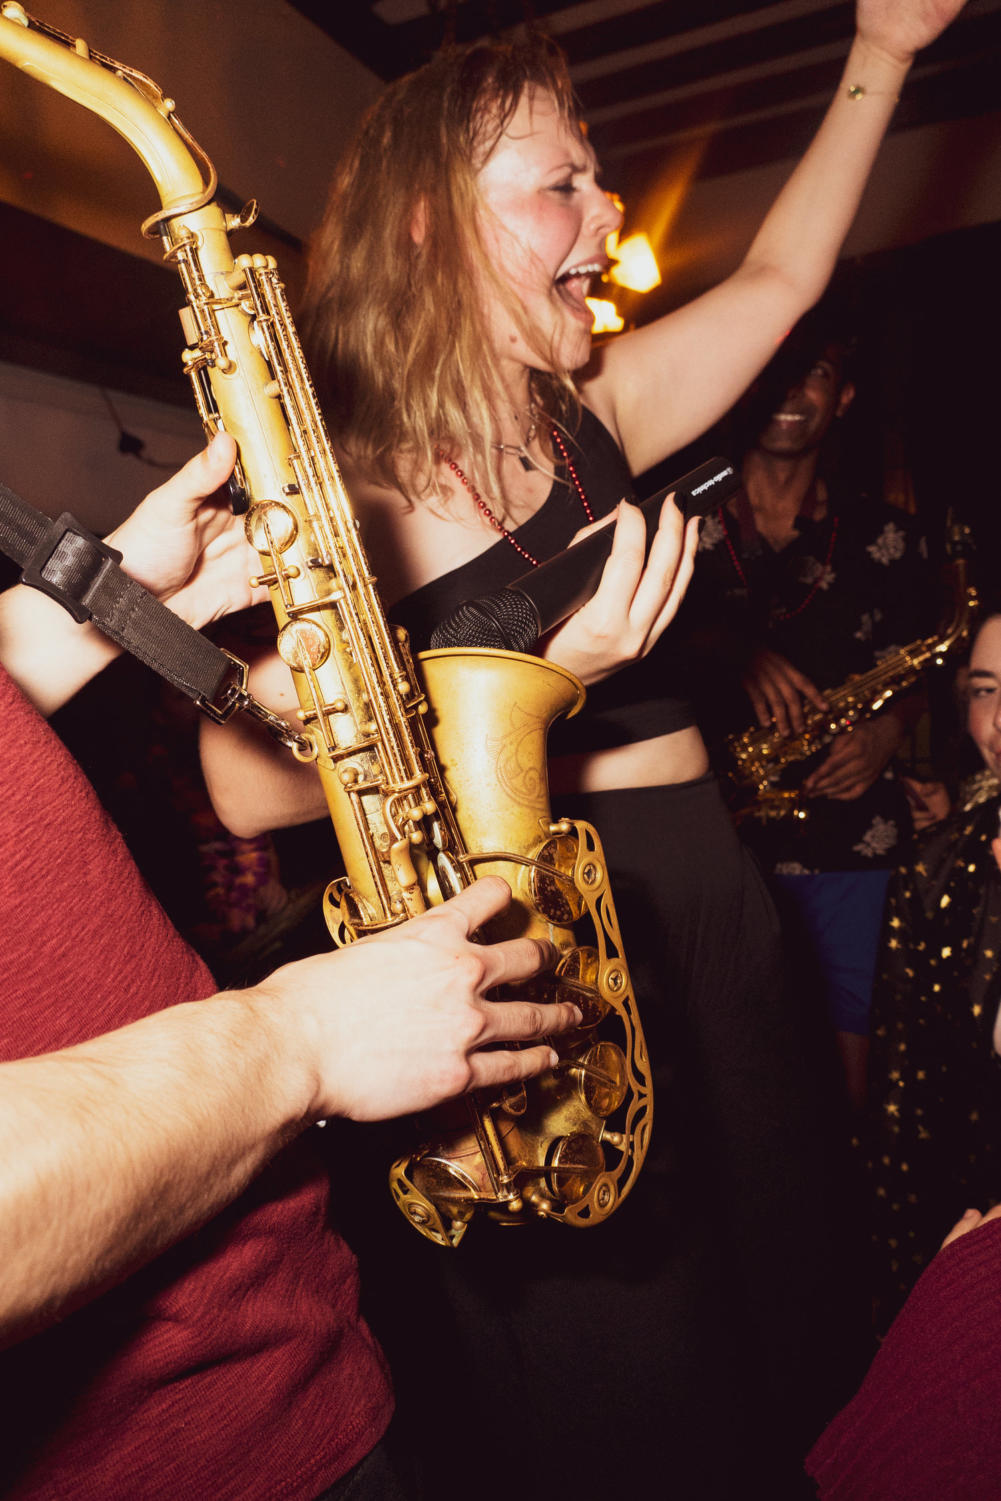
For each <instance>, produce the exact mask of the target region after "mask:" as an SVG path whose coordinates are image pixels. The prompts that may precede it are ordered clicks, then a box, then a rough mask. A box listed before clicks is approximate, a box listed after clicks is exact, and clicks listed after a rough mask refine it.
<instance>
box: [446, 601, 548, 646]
mask: <svg viewBox="0 0 1001 1501" xmlns="http://www.w3.org/2000/svg"><path fill="white" fill-rule="evenodd" d="M538 639H539V617H538V614H537V613H536V610H535V606H534V605H533V604H532V602H531V600H529V599H528V598H526V596H525V595H524V594H521V593H520V592H519V591H518V590H517V589H501V590H499V592H498V593H496V594H484V595H481V596H480V598H479V599H467V600H466V602H465V604H462V605H460V606H459V608H458V609H457V610H455V611H454V612H453V613H452V614H451V615H448V616H446V618H445V619H444V620H440V621H439V622H438V624H437V625H436V626H435V628H434V630H433V632H432V633H431V649H432V651H439V650H441V649H442V648H444V647H457V646H459V647H481V648H489V649H491V650H493V651H521V652H530V651H531V650H532V648H533V647H534V646H535V644H536V642H537V641H538Z"/></svg>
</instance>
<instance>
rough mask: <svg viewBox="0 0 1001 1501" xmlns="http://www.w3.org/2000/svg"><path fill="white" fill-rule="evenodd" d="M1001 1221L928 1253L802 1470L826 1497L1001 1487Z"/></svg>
mask: <svg viewBox="0 0 1001 1501" xmlns="http://www.w3.org/2000/svg"><path fill="white" fill-rule="evenodd" d="M999 1413H1001V1221H999V1220H991V1221H990V1222H989V1223H988V1224H986V1225H984V1226H983V1227H981V1228H979V1229H977V1230H971V1231H970V1232H969V1234H967V1235H964V1236H962V1237H961V1239H959V1240H958V1241H954V1242H953V1244H952V1245H951V1246H947V1247H946V1249H945V1250H944V1251H941V1252H940V1253H939V1254H938V1255H937V1256H936V1257H935V1259H934V1261H932V1263H931V1264H930V1266H929V1267H928V1268H927V1269H926V1271H925V1272H924V1273H923V1275H922V1277H921V1278H920V1280H919V1281H918V1283H917V1285H916V1286H915V1288H914V1290H913V1292H912V1293H911V1295H910V1297H909V1298H908V1300H907V1302H906V1303H905V1305H904V1307H903V1308H902V1309H901V1311H900V1313H899V1314H898V1315H897V1318H896V1320H895V1322H894V1323H893V1325H892V1326H891V1328H890V1331H889V1333H888V1334H887V1336H886V1339H885V1340H884V1342H883V1345H882V1347H881V1349H880V1351H879V1354H878V1355H877V1356H876V1359H875V1360H874V1361H873V1363H872V1366H871V1367H870V1370H869V1374H868V1375H867V1376H866V1378H865V1381H864V1382H863V1383H862V1386H861V1388H860V1390H859V1392H858V1394H857V1395H856V1396H855V1398H854V1399H853V1400H852V1401H851V1402H850V1403H849V1404H848V1406H847V1407H846V1408H845V1409H844V1410H843V1411H842V1412H841V1413H839V1414H838V1416H837V1417H836V1418H835V1419H834V1422H833V1423H832V1424H831V1425H830V1427H829V1428H828V1429H827V1430H826V1432H825V1433H823V1434H822V1436H821V1438H820V1439H819V1441H818V1442H817V1444H816V1445H815V1447H814V1448H813V1450H812V1452H811V1453H810V1455H809V1457H808V1459H807V1462H806V1467H807V1470H808V1472H809V1473H810V1474H811V1475H812V1476H813V1477H814V1479H815V1480H816V1481H817V1483H818V1487H819V1495H820V1497H821V1498H822V1501H945V1498H951V1497H955V1498H962V1501H997V1497H998V1496H1001V1418H999Z"/></svg>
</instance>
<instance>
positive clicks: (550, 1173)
mask: <svg viewBox="0 0 1001 1501" xmlns="http://www.w3.org/2000/svg"><path fill="white" fill-rule="evenodd" d="M604 1171H605V1154H604V1152H603V1151H602V1149H601V1144H600V1142H598V1141H597V1140H596V1138H595V1137H593V1136H589V1135H588V1134H587V1132H585V1131H573V1132H571V1134H570V1135H569V1136H561V1137H560V1138H559V1139H558V1140H557V1141H555V1142H554V1143H553V1145H552V1146H551V1148H550V1150H549V1161H548V1163H547V1164H546V1182H547V1185H548V1188H549V1193H550V1195H551V1197H552V1199H555V1200H556V1202H557V1203H559V1204H576V1203H577V1201H578V1200H579V1199H586V1198H587V1196H588V1194H589V1193H590V1192H591V1189H592V1188H593V1187H594V1185H595V1183H596V1182H597V1180H598V1179H599V1178H600V1177H601V1176H602V1175H603V1173H604ZM525 1197H526V1198H529V1197H531V1195H530V1194H526V1196H525ZM533 1208H534V1209H535V1210H536V1213H537V1214H543V1215H544V1214H546V1213H550V1214H551V1213H552V1208H551V1207H548V1206H547V1201H546V1200H545V1199H544V1198H543V1197H542V1195H541V1194H539V1197H538V1200H537V1201H536V1202H534V1203H533Z"/></svg>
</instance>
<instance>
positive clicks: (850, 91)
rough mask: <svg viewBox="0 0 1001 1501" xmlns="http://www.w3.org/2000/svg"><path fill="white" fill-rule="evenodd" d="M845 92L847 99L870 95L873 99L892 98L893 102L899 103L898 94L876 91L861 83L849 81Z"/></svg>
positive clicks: (863, 97) (862, 97)
mask: <svg viewBox="0 0 1001 1501" xmlns="http://www.w3.org/2000/svg"><path fill="white" fill-rule="evenodd" d="M845 92H846V94H847V95H848V97H849V99H865V98H866V97H871V98H873V99H892V100H893V102H894V104H899V103H900V95H899V94H887V93H877V92H876V90H875V89H867V88H866V87H865V85H864V84H861V83H850V84H849V85H848V87H847V89H846V90H845Z"/></svg>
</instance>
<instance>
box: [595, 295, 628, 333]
mask: <svg viewBox="0 0 1001 1501" xmlns="http://www.w3.org/2000/svg"><path fill="white" fill-rule="evenodd" d="M587 305H588V307H589V308H590V309H591V313H592V315H593V318H594V322H593V323H592V324H591V332H592V333H593V334H617V333H619V331H620V330H621V329H623V328H624V327H625V320H624V319H623V317H622V315H621V313H620V312H619V310H618V308H617V307H616V306H615V303H614V302H605V301H603V300H602V298H600V297H588V298H587Z"/></svg>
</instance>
